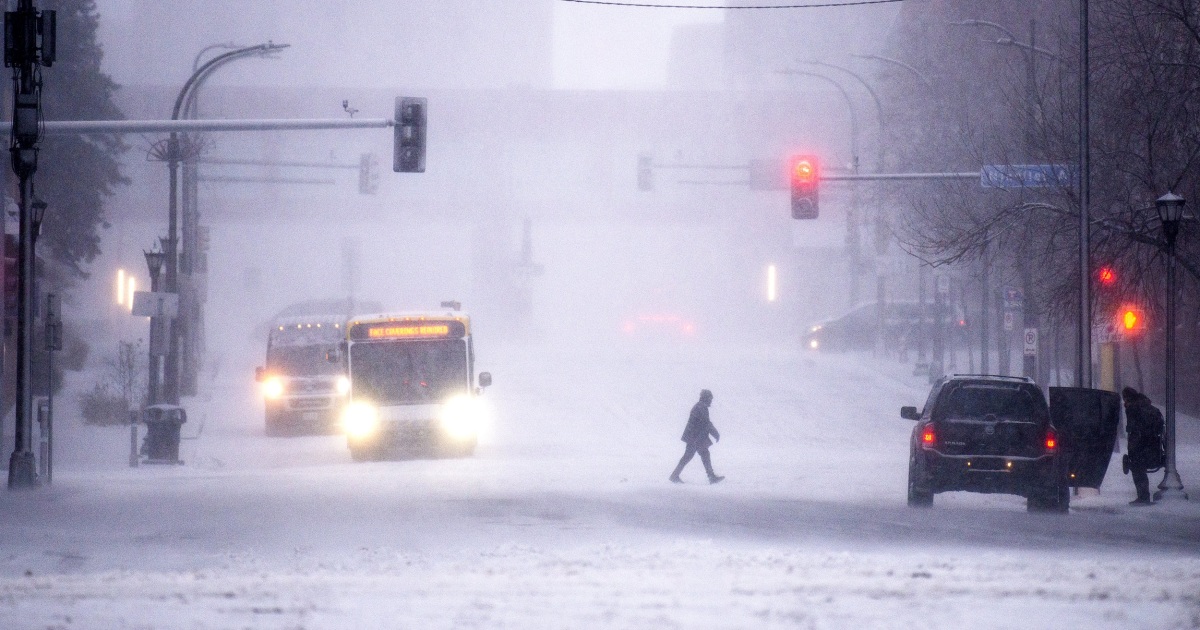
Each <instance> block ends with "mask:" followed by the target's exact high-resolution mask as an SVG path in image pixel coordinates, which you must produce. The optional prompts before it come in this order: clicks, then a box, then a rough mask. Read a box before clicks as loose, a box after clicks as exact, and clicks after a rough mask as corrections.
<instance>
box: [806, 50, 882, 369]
mask: <svg viewBox="0 0 1200 630" xmlns="http://www.w3.org/2000/svg"><path fill="white" fill-rule="evenodd" d="M809 63H811V64H813V65H817V66H823V67H826V68H833V69H834V70H837V71H839V72H843V73H845V74H848V75H850V76H851V77H853V78H854V80H855V81H858V83H859V84H860V85H862V86H863V89H865V90H866V91H867V94H870V95H871V102H872V103H874V104H875V117H876V121H877V122H878V123H879V136H878V138H877V139H876V142H875V146H876V157H875V172H877V173H879V172H883V169H884V144H883V142H884V138H885V137H887V124H886V122H885V119H884V115H883V105H882V104H881V103H880V102H879V95H878V94H876V93H875V89H874V88H872V87H871V84H870V83H868V82H867V80H866V79H864V78H862V76H861V75H859V74H858V73H857V72H854V71H852V70H850V69H849V68H843V67H842V66H838V65H835V64H832V63H826V62H824V61H817V60H813V61H810V62H809ZM890 231H891V229H890V226H889V223H888V220H887V217H886V216H885V215H884V213H883V210H882V209H880V208H878V207H876V209H875V248H874V256H875V265H874V267H875V332H876V334H875V352H876V353H877V354H879V355H883V354H884V353H885V352H887V343H886V339H885V338H884V337H885V335H884V334H883V331H884V327H885V321H886V319H887V314H886V310H887V276H886V275H885V273H884V272H883V270H881V269H880V265H879V257H880V256H882V255H883V254H884V253H885V249H886V247H887V242H888V238H889V236H890Z"/></svg>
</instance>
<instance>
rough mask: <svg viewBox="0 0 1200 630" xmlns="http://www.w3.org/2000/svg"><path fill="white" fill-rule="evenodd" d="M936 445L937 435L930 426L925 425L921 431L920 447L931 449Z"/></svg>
mask: <svg viewBox="0 0 1200 630" xmlns="http://www.w3.org/2000/svg"><path fill="white" fill-rule="evenodd" d="M936 444H937V433H935V432H934V430H933V425H932V424H927V425H925V427H924V428H923V429H921V446H923V447H924V448H933V447H934V445H936Z"/></svg>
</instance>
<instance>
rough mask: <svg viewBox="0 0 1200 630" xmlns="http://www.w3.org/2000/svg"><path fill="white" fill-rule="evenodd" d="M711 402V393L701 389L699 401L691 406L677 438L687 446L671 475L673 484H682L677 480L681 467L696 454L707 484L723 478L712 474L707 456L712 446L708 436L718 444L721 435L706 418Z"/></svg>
mask: <svg viewBox="0 0 1200 630" xmlns="http://www.w3.org/2000/svg"><path fill="white" fill-rule="evenodd" d="M712 400H713V395H712V392H710V391H708V390H707V389H702V390H700V400H699V401H698V402H697V403H696V404H695V405H692V413H691V414H690V415H688V421H687V426H686V427H684V429H683V436H682V437H681V438H679V439H680V440H682V441H683V443H684V444H686V445H687V446H686V448H685V449H684V451H683V457H681V458H679V465H678V466H676V467H675V472H673V473H671V477H670V479H671V481H672V482H674V483H683V480H682V479H680V478H679V473H681V472H683V467H684V466H687V465H688V462H690V461H692V457H694V456H695V455H696V453H699V454H700V461H701V462H703V463H704V472H706V473H708V483H718V482H720V481H721V480H722V479H724V478H725V477H722V476H721V475H718V474H717V473H715V472H713V467H712V458H711V457H710V456H709V454H708V447H710V446H712V445H713V440H712V439H709V436H710V435H711V436H712V438H713V439H716V441H718V442H720V441H721V434H720V433H719V432H718V431H717V428H716V427H714V426H713V423H712V421H711V420H710V419H709V417H708V408H709V406H710V405H712Z"/></svg>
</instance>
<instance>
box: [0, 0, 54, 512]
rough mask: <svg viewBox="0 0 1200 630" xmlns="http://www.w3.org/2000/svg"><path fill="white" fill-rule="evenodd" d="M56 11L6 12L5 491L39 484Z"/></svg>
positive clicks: (25, 1) (26, 7)
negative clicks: (37, 331)
mask: <svg viewBox="0 0 1200 630" xmlns="http://www.w3.org/2000/svg"><path fill="white" fill-rule="evenodd" d="M54 26H55V13H54V11H43V12H39V11H38V10H37V9H35V8H34V6H33V0H20V2H19V3H18V6H17V10H16V11H8V12H6V13H5V14H4V65H5V67H8V68H12V69H13V118H12V134H11V136H10V139H9V152H10V153H11V155H12V167H13V171H14V172H15V173H16V174H17V177H18V178H19V179H20V195H21V196H20V217H19V218H20V235H19V237H18V242H19V245H18V247H17V259H18V282H17V399H16V416H17V422H16V427H15V436H14V437H15V440H14V442H15V445H14V447H13V453H12V457H11V458H10V459H9V462H8V487H9V488H11V489H20V488H32V487H35V486H36V485H37V483H38V481H37V467H36V465H35V462H34V456H33V440H32V437H33V436H32V434H33V380H32V379H33V361H32V358H33V300H34V296H33V273H34V265H33V261H34V249H33V247H34V245H33V230H34V221H33V206H34V200H33V174H34V173H35V172H36V171H37V158H38V143H39V142H40V141H41V137H42V131H41V127H40V124H39V123H40V121H41V112H42V77H41V67H42V66H46V67H50V66H51V65H53V64H54V57H55V41H54V31H55V29H54Z"/></svg>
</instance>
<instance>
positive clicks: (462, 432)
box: [440, 396, 484, 440]
mask: <svg viewBox="0 0 1200 630" xmlns="http://www.w3.org/2000/svg"><path fill="white" fill-rule="evenodd" d="M440 419H441V423H442V430H443V431H445V432H446V434H447V435H449V436H450V437H451V438H453V439H456V440H469V439H471V438H473V437H475V436H476V435H478V433H479V429H480V426H481V425H482V424H483V421H484V409H483V403H482V402H481V401H480V400H479V399H478V398H476V397H474V396H455V397H454V398H451V399H450V400H447V401H446V403H445V404H443V405H442V413H441V418H440Z"/></svg>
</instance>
